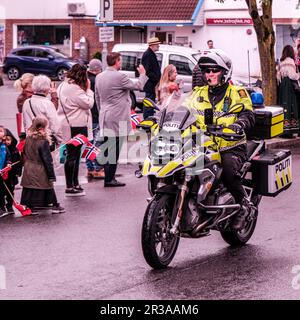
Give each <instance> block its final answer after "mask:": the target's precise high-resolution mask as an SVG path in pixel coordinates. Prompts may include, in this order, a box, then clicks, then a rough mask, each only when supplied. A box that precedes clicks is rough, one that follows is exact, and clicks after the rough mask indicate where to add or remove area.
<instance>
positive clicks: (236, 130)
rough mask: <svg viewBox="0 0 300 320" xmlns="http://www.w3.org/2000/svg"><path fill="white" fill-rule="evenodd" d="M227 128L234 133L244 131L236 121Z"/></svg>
mask: <svg viewBox="0 0 300 320" xmlns="http://www.w3.org/2000/svg"><path fill="white" fill-rule="evenodd" d="M228 128H229V129H231V130H233V131H234V132H235V133H236V134H240V135H243V134H244V133H245V132H244V129H243V128H242V126H241V125H239V124H237V123H233V124H231V125H230V126H228Z"/></svg>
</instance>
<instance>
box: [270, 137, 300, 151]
mask: <svg viewBox="0 0 300 320" xmlns="http://www.w3.org/2000/svg"><path fill="white" fill-rule="evenodd" d="M266 145H267V148H268V149H279V148H291V147H298V146H300V137H294V138H291V139H284V138H273V139H270V140H266Z"/></svg>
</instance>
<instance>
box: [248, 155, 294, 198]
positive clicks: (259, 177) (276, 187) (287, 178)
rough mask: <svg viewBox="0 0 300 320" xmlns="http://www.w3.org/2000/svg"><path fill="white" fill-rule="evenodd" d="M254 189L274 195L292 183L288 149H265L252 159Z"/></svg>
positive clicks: (290, 157)
mask: <svg viewBox="0 0 300 320" xmlns="http://www.w3.org/2000/svg"><path fill="white" fill-rule="evenodd" d="M252 180H253V183H254V185H255V190H256V192H257V193H258V194H261V195H263V196H269V197H275V196H276V195H277V194H278V193H280V192H282V191H283V190H285V189H287V188H289V187H290V185H291V184H292V156H291V151H289V150H265V151H264V152H263V153H262V154H260V155H258V156H256V157H254V158H253V160H252Z"/></svg>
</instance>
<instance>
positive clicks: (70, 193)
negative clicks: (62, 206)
mask: <svg viewBox="0 0 300 320" xmlns="http://www.w3.org/2000/svg"><path fill="white" fill-rule="evenodd" d="M65 196H66V197H80V196H85V192H84V190H83V189H82V191H81V190H78V189H75V188H72V189H66V190H65Z"/></svg>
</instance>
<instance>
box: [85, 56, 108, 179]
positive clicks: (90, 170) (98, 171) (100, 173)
mask: <svg viewBox="0 0 300 320" xmlns="http://www.w3.org/2000/svg"><path fill="white" fill-rule="evenodd" d="M101 72H102V62H101V60H99V59H92V60H91V61H90V62H89V68H88V78H89V80H90V82H91V90H92V91H93V92H95V82H96V76H97V74H99V73H101ZM91 113H92V118H93V142H92V143H94V144H95V146H96V147H100V144H99V142H98V141H97V140H99V139H97V138H98V135H99V111H98V107H97V104H96V101H95V102H94V105H93V108H92V109H91ZM86 167H87V178H100V179H103V178H104V169H103V166H101V165H99V163H98V162H97V160H93V161H92V160H89V159H87V160H86Z"/></svg>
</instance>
